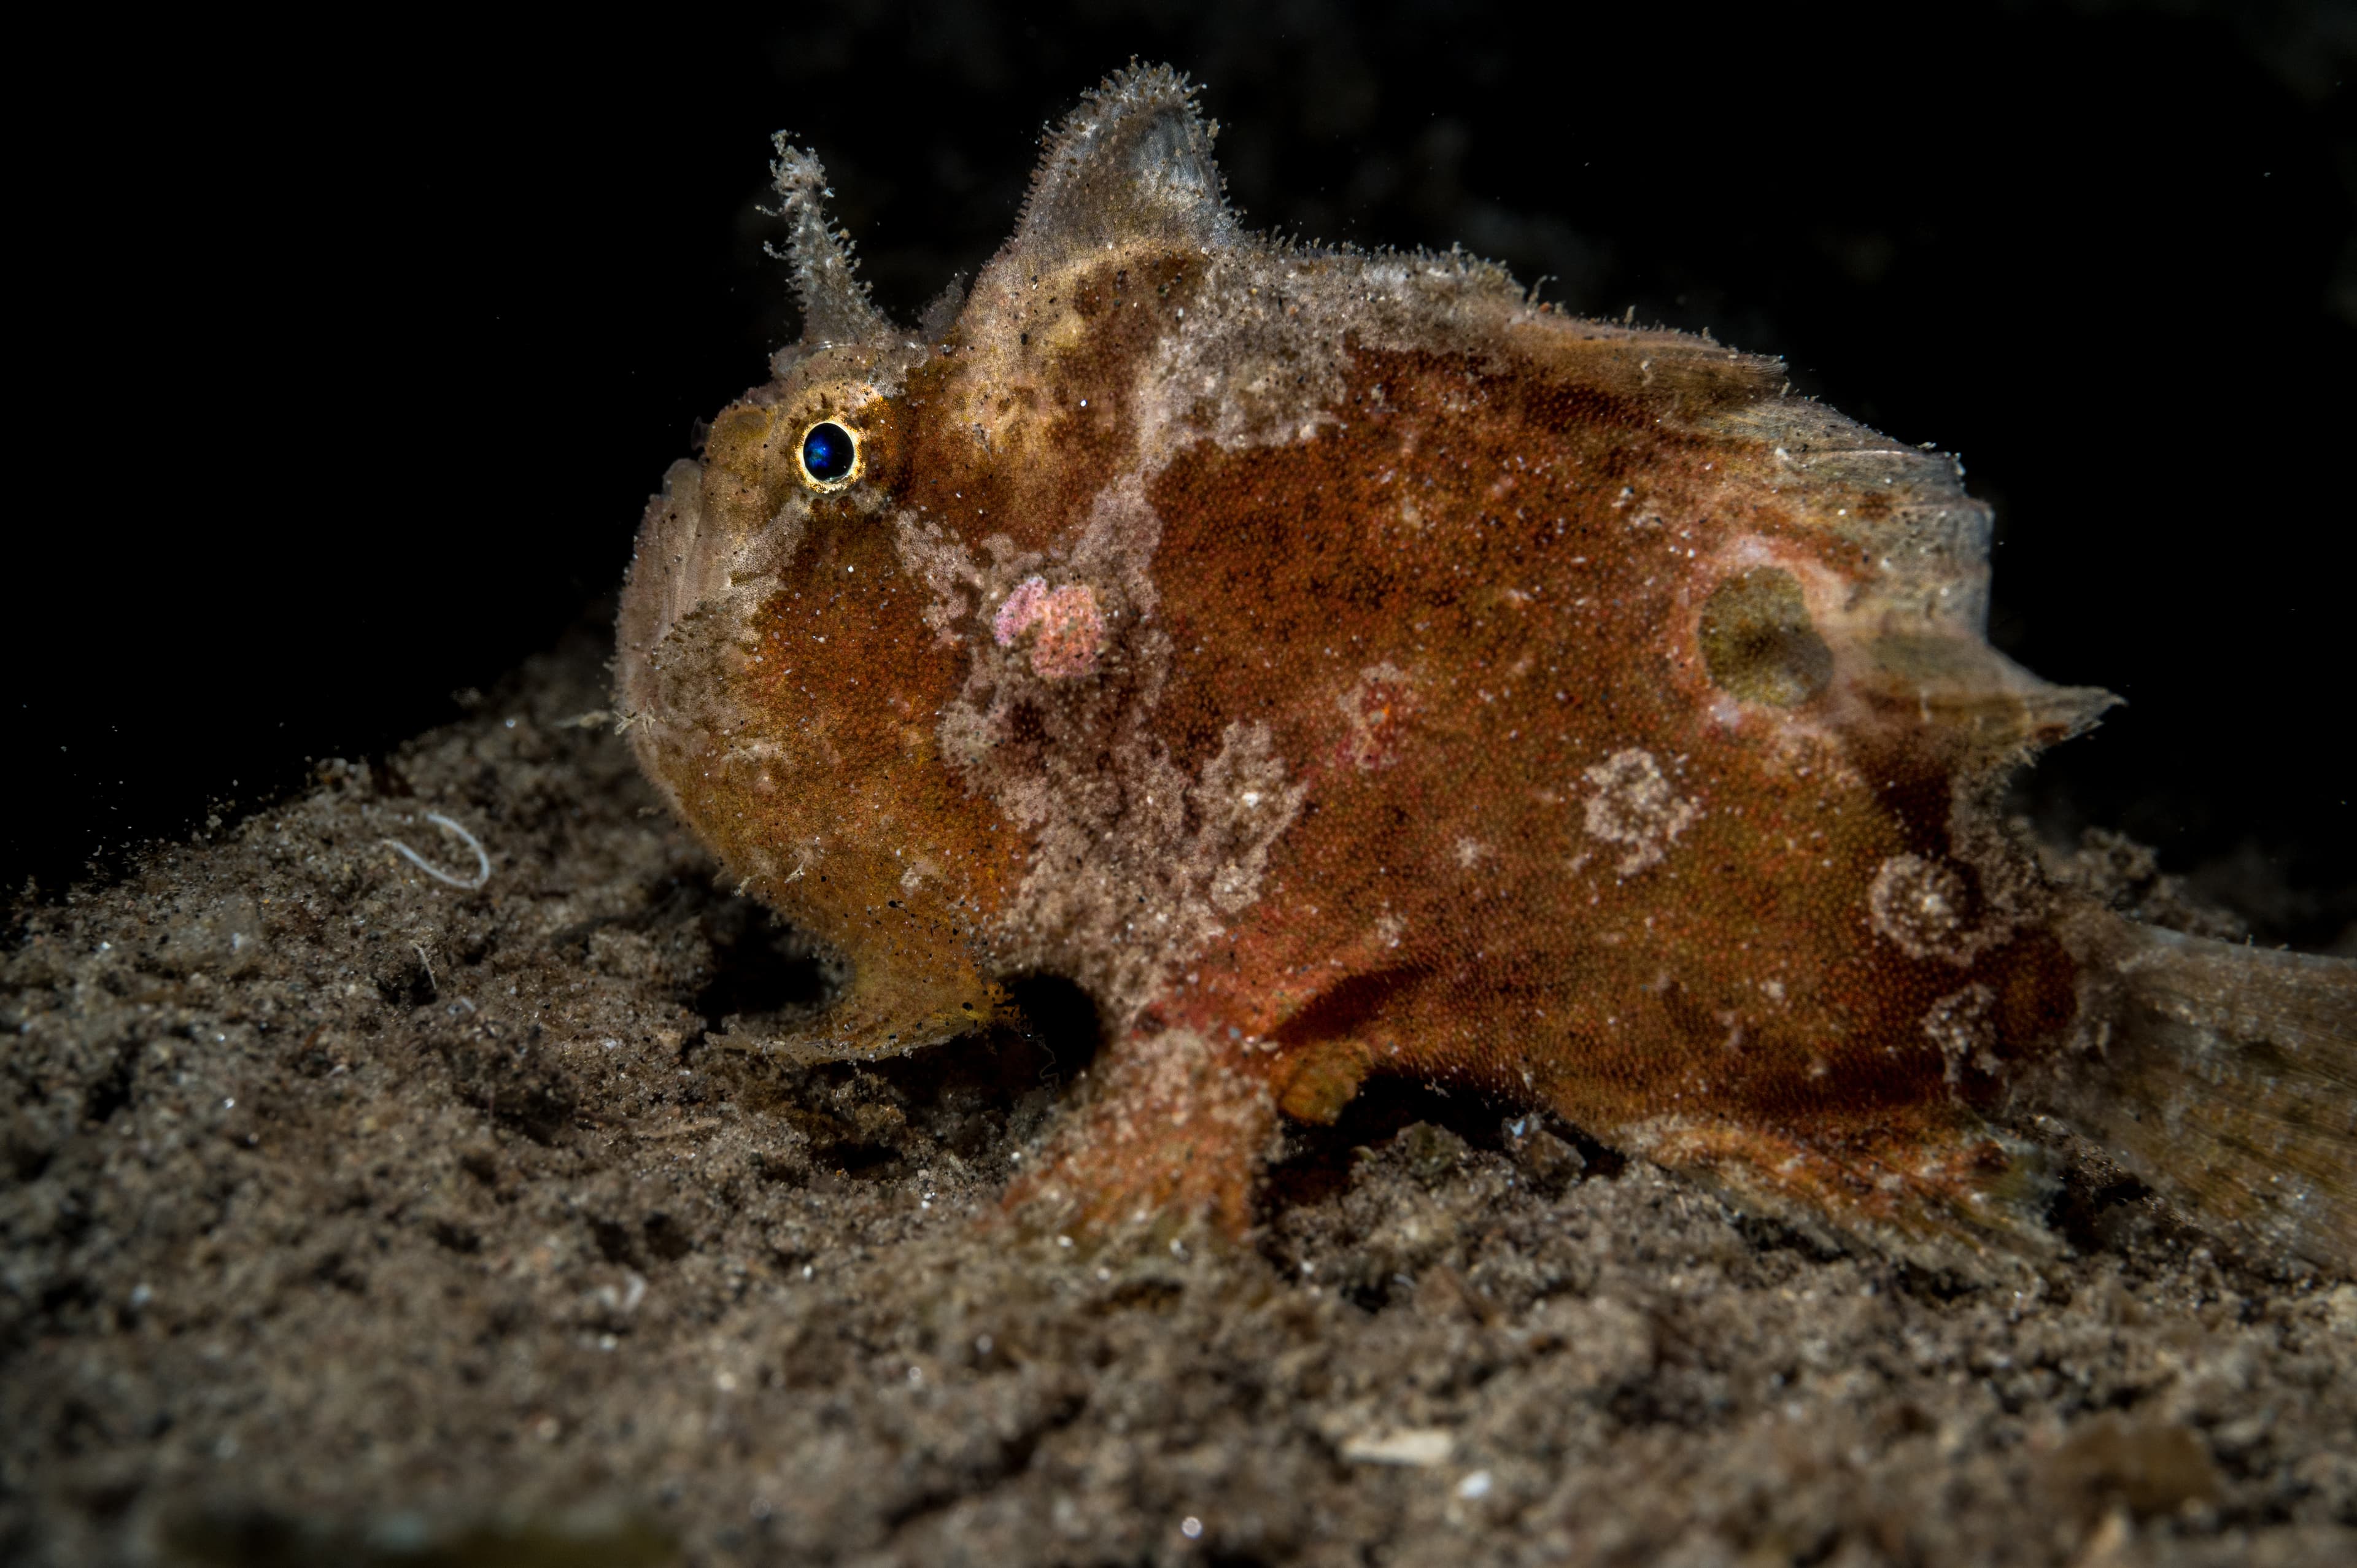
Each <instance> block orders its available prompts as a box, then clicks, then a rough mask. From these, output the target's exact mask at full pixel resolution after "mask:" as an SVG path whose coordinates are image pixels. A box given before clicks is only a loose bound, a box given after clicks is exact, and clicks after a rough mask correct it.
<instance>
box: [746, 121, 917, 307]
mask: <svg viewBox="0 0 2357 1568" xmlns="http://www.w3.org/2000/svg"><path fill="white" fill-rule="evenodd" d="M772 140H773V142H774V143H775V145H776V146H777V149H778V161H777V162H775V163H773V164H771V165H770V174H771V176H772V177H775V179H776V181H777V187H778V196H779V207H778V216H779V217H780V218H782V219H784V220H785V221H786V248H785V249H784V250H783V251H778V250H776V249H775V248H774V247H773V248H772V249H771V252H770V253H771V254H772V255H780V256H782V257H783V258H784V259H785V261H786V262H787V263H788V264H789V265H791V267H792V268H793V274H794V295H795V298H796V299H797V300H799V301H800V302H801V305H802V344H801V347H802V349H804V350H808V349H821V348H825V347H828V346H830V345H832V344H836V343H853V342H857V341H859V340H860V339H862V338H872V337H874V336H876V335H877V333H879V332H885V331H888V330H889V329H890V328H891V325H892V324H891V322H889V321H888V320H887V319H886V318H885V316H884V313H883V312H882V311H880V310H878V309H877V308H876V305H875V302H874V301H873V300H871V299H869V298H868V296H867V285H866V284H864V283H861V282H860V281H859V279H858V276H857V270H858V263H857V262H856V261H855V260H853V258H852V254H851V243H850V242H849V240H848V239H847V238H845V236H844V235H842V234H840V233H838V232H836V231H834V230H833V229H830V228H828V227H827V221H826V213H825V210H824V209H823V208H822V207H821V206H820V205H819V202H820V199H822V198H823V197H826V196H829V195H832V194H833V193H832V192H831V191H829V190H828V189H827V188H826V169H825V167H824V166H823V165H821V164H820V163H819V161H818V158H817V156H816V155H814V154H812V153H808V152H805V151H803V150H802V148H800V147H797V146H795V145H793V144H792V142H791V141H790V140H788V134H787V133H786V132H784V131H780V132H779V133H778V134H776V136H774V137H773V138H772Z"/></svg>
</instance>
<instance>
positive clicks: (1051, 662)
mask: <svg viewBox="0 0 2357 1568" xmlns="http://www.w3.org/2000/svg"><path fill="white" fill-rule="evenodd" d="M990 629H991V635H992V636H994V637H996V639H998V646H999V647H1001V648H1006V647H1010V646H1012V645H1013V644H1014V642H1015V640H1016V639H1017V638H1019V637H1021V636H1022V635H1023V634H1024V633H1025V632H1027V631H1028V632H1031V633H1032V634H1033V636H1032V639H1031V669H1032V671H1033V672H1034V673H1036V674H1038V675H1039V676H1040V677H1041V678H1042V679H1045V680H1049V681H1058V680H1068V679H1070V678H1071V677H1073V676H1076V675H1085V674H1087V673H1088V672H1089V671H1091V670H1093V669H1094V668H1096V661H1097V654H1098V652H1099V651H1100V650H1102V649H1103V646H1104V612H1103V611H1102V610H1100V609H1099V608H1097V595H1096V590H1095V589H1093V588H1092V587H1090V586H1089V585H1087V584H1086V583H1067V584H1066V585H1064V586H1062V587H1060V588H1055V589H1050V588H1049V586H1048V580H1047V579H1046V578H1045V577H1026V578H1025V579H1024V580H1023V581H1022V582H1021V583H1019V584H1017V585H1016V588H1015V591H1014V592H1013V593H1011V594H1009V595H1007V596H1006V603H1005V604H1002V605H1000V606H999V607H998V613H997V614H996V616H994V617H992V618H991V623H990Z"/></svg>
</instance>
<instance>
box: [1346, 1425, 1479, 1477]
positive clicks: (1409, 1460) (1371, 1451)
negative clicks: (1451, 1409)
mask: <svg viewBox="0 0 2357 1568" xmlns="http://www.w3.org/2000/svg"><path fill="white" fill-rule="evenodd" d="M1456 1446H1457V1436H1456V1434H1454V1433H1452V1432H1450V1431H1449V1430H1448V1428H1446V1427H1441V1426H1402V1427H1394V1428H1392V1429H1390V1430H1388V1431H1377V1432H1362V1433H1361V1434H1359V1435H1357V1436H1356V1437H1352V1438H1349V1439H1347V1440H1345V1441H1344V1443H1343V1444H1342V1457H1343V1458H1345V1459H1348V1460H1350V1461H1351V1462H1352V1463H1353V1464H1358V1465H1410V1466H1415V1467H1417V1468H1419V1469H1429V1468H1431V1467H1432V1466H1435V1465H1446V1464H1448V1455H1449V1454H1450V1453H1451V1452H1452V1451H1454V1450H1455V1448H1456Z"/></svg>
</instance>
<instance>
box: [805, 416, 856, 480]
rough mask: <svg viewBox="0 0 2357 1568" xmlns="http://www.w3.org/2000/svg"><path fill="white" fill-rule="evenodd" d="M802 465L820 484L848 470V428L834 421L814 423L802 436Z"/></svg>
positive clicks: (837, 477) (849, 460) (849, 458)
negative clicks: (808, 431) (808, 432)
mask: <svg viewBox="0 0 2357 1568" xmlns="http://www.w3.org/2000/svg"><path fill="white" fill-rule="evenodd" d="M802 467H803V468H804V469H806V470H807V471H808V472H809V474H810V477H811V478H813V479H816V480H817V481H818V482H819V483H820V484H823V485H831V484H833V483H834V481H835V480H837V479H839V478H843V477H844V476H845V474H848V473H850V472H851V432H850V431H848V430H845V428H844V427H843V426H842V425H840V424H834V423H833V422H829V423H827V424H815V425H813V426H812V427H811V433H810V434H809V435H805V436H803V437H802Z"/></svg>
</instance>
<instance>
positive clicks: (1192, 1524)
mask: <svg viewBox="0 0 2357 1568" xmlns="http://www.w3.org/2000/svg"><path fill="white" fill-rule="evenodd" d="M1179 1534H1181V1535H1183V1536H1185V1537H1186V1538H1187V1539H1188V1540H1189V1541H1200V1540H1202V1539H1203V1521H1202V1520H1200V1519H1197V1518H1196V1517H1195V1516H1194V1515H1193V1514H1189V1515H1188V1516H1187V1517H1186V1518H1185V1519H1182V1520H1179Z"/></svg>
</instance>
